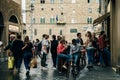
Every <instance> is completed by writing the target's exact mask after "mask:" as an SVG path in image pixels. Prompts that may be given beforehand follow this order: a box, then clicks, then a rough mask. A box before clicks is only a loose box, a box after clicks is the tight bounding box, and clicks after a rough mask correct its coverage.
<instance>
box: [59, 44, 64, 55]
mask: <svg viewBox="0 0 120 80" xmlns="http://www.w3.org/2000/svg"><path fill="white" fill-rule="evenodd" d="M64 50H65V46H64V45H63V44H61V43H60V44H58V46H57V54H60V53H62V52H63V51H64Z"/></svg>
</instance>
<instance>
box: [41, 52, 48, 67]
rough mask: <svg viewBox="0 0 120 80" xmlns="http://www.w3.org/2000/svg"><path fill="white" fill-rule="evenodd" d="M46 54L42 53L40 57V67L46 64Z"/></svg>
mask: <svg viewBox="0 0 120 80" xmlns="http://www.w3.org/2000/svg"><path fill="white" fill-rule="evenodd" d="M46 56H47V54H46V53H43V54H42V58H41V66H42V67H45V66H47V64H46V60H47V59H46Z"/></svg>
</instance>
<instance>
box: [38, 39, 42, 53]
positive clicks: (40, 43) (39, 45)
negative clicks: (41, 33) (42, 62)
mask: <svg viewBox="0 0 120 80" xmlns="http://www.w3.org/2000/svg"><path fill="white" fill-rule="evenodd" d="M37 47H38V51H41V49H42V41H40V42H39V43H38V45H37Z"/></svg>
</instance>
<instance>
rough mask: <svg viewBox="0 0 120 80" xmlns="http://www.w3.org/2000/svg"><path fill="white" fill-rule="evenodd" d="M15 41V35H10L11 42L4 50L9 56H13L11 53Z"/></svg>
mask: <svg viewBox="0 0 120 80" xmlns="http://www.w3.org/2000/svg"><path fill="white" fill-rule="evenodd" d="M14 40H15V35H14V34H11V35H10V41H9V43H8V45H7V46H6V47H5V48H4V51H7V55H8V56H9V55H10V54H12V52H11V47H12V43H13V41H14Z"/></svg>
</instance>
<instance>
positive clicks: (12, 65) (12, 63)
mask: <svg viewBox="0 0 120 80" xmlns="http://www.w3.org/2000/svg"><path fill="white" fill-rule="evenodd" d="M14 61H15V59H14V57H13V56H9V57H8V69H13V68H14Z"/></svg>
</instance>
